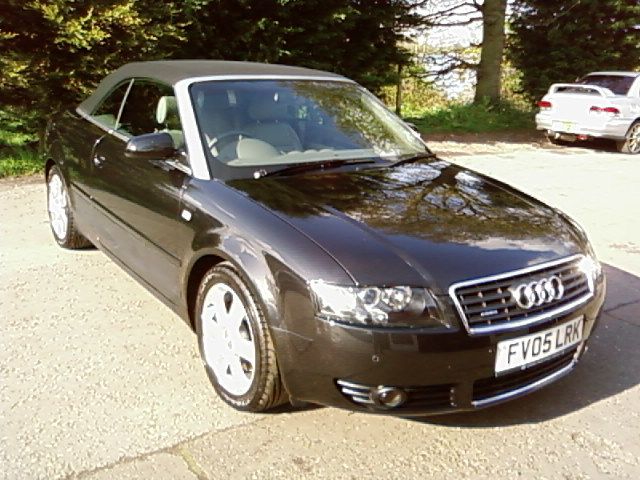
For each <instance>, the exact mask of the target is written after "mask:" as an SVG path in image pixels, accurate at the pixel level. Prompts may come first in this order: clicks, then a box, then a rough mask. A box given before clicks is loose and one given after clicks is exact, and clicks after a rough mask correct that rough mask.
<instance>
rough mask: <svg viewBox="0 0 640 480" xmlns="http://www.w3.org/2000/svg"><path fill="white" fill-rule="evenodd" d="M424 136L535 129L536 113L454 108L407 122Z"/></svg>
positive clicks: (507, 107) (504, 108) (481, 106)
mask: <svg viewBox="0 0 640 480" xmlns="http://www.w3.org/2000/svg"><path fill="white" fill-rule="evenodd" d="M406 120H407V121H409V122H412V123H414V124H415V125H416V127H418V130H420V132H422V133H466V132H470V133H484V132H496V131H505V130H527V129H533V128H535V125H534V112H533V111H525V110H520V109H518V108H515V107H513V106H511V105H509V104H502V105H499V106H490V105H487V104H479V105H474V104H451V105H449V106H447V107H442V108H437V109H434V110H430V111H427V112H425V113H424V114H422V115H420V116H413V117H409V118H406Z"/></svg>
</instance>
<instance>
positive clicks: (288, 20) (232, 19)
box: [179, 0, 419, 91]
mask: <svg viewBox="0 0 640 480" xmlns="http://www.w3.org/2000/svg"><path fill="white" fill-rule="evenodd" d="M416 3H419V2H416V1H412V0H376V1H368V0H261V1H260V2H255V1H253V0H201V1H200V2H199V3H198V4H197V5H194V6H193V8H192V9H191V10H190V12H189V14H188V15H189V18H190V21H191V23H192V28H190V29H189V31H188V33H187V35H188V37H187V46H188V48H186V49H185V50H183V51H181V52H179V56H181V57H188V56H191V57H197V58H220V59H226V60H245V61H246V60H252V61H260V62H270V63H285V64H291V65H299V66H304V67H309V68H316V69H320V70H329V71H332V72H336V73H340V74H343V75H346V76H348V77H350V78H353V79H354V80H356V81H358V82H360V83H362V84H363V85H365V86H366V87H368V88H370V89H372V90H374V91H379V89H380V87H381V86H383V85H387V84H391V83H394V82H395V80H396V71H395V68H394V66H395V65H397V64H398V63H408V62H409V56H408V53H407V52H406V51H405V50H404V49H403V48H402V47H401V46H400V45H399V43H400V40H402V39H403V38H404V36H403V35H402V33H401V31H402V29H404V28H406V27H409V26H412V25H415V24H417V22H418V19H419V17H418V16H417V14H416V13H415V12H414V11H413V6H414V4H416Z"/></svg>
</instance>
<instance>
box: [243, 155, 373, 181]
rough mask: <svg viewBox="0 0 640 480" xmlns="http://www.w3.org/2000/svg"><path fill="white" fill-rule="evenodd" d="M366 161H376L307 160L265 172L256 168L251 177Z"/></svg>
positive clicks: (306, 170)
mask: <svg viewBox="0 0 640 480" xmlns="http://www.w3.org/2000/svg"><path fill="white" fill-rule="evenodd" d="M366 163H376V162H375V161H374V160H369V159H363V160H325V161H321V162H308V163H296V164H295V165H291V166H288V167H284V168H279V169H277V170H271V171H270V172H267V171H266V170H256V171H255V172H253V178H255V179H259V178H264V177H273V176H276V175H293V174H296V173H301V172H308V171H311V170H329V169H332V168H339V167H342V166H344V165H364V164H366Z"/></svg>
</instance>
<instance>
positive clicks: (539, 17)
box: [508, 0, 640, 98]
mask: <svg viewBox="0 0 640 480" xmlns="http://www.w3.org/2000/svg"><path fill="white" fill-rule="evenodd" d="M514 10H515V14H514V17H513V20H512V25H511V31H512V34H511V35H510V37H509V40H508V55H509V58H510V59H511V61H512V62H513V64H514V66H515V67H516V68H518V69H519V70H521V71H522V74H523V76H522V88H523V91H524V92H525V93H526V94H528V95H529V96H530V97H531V98H539V97H540V96H542V95H543V94H544V93H545V92H546V91H547V89H548V88H549V86H550V85H551V84H552V83H557V82H572V81H574V80H575V79H576V78H577V77H580V76H582V75H585V74H586V73H589V72H591V71H597V70H633V69H637V68H639V67H640V41H639V38H640V27H639V26H640V3H639V2H637V1H629V0H580V1H576V0H557V1H554V2H549V1H545V0H517V1H516V2H515V5H514Z"/></svg>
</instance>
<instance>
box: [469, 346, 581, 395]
mask: <svg viewBox="0 0 640 480" xmlns="http://www.w3.org/2000/svg"><path fill="white" fill-rule="evenodd" d="M575 353H576V348H572V349H571V350H570V351H568V352H566V353H563V354H561V355H559V356H557V357H555V358H553V359H551V360H548V361H546V362H544V363H541V364H539V365H534V366H532V367H529V368H527V369H526V370H521V371H518V372H514V373H508V374H506V375H502V376H500V377H491V378H483V379H482V380H476V381H475V382H474V383H473V401H474V402H477V401H482V400H486V399H488V398H493V397H497V396H499V395H503V394H506V393H508V392H511V391H513V390H516V389H518V388H523V387H526V386H527V385H531V384H533V383H535V382H537V381H539V380H542V379H544V378H545V377H548V376H549V375H552V374H553V373H554V372H557V371H558V370H561V369H562V368H564V367H566V366H567V365H569V364H570V363H571V362H572V361H573V357H574V355H575Z"/></svg>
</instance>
